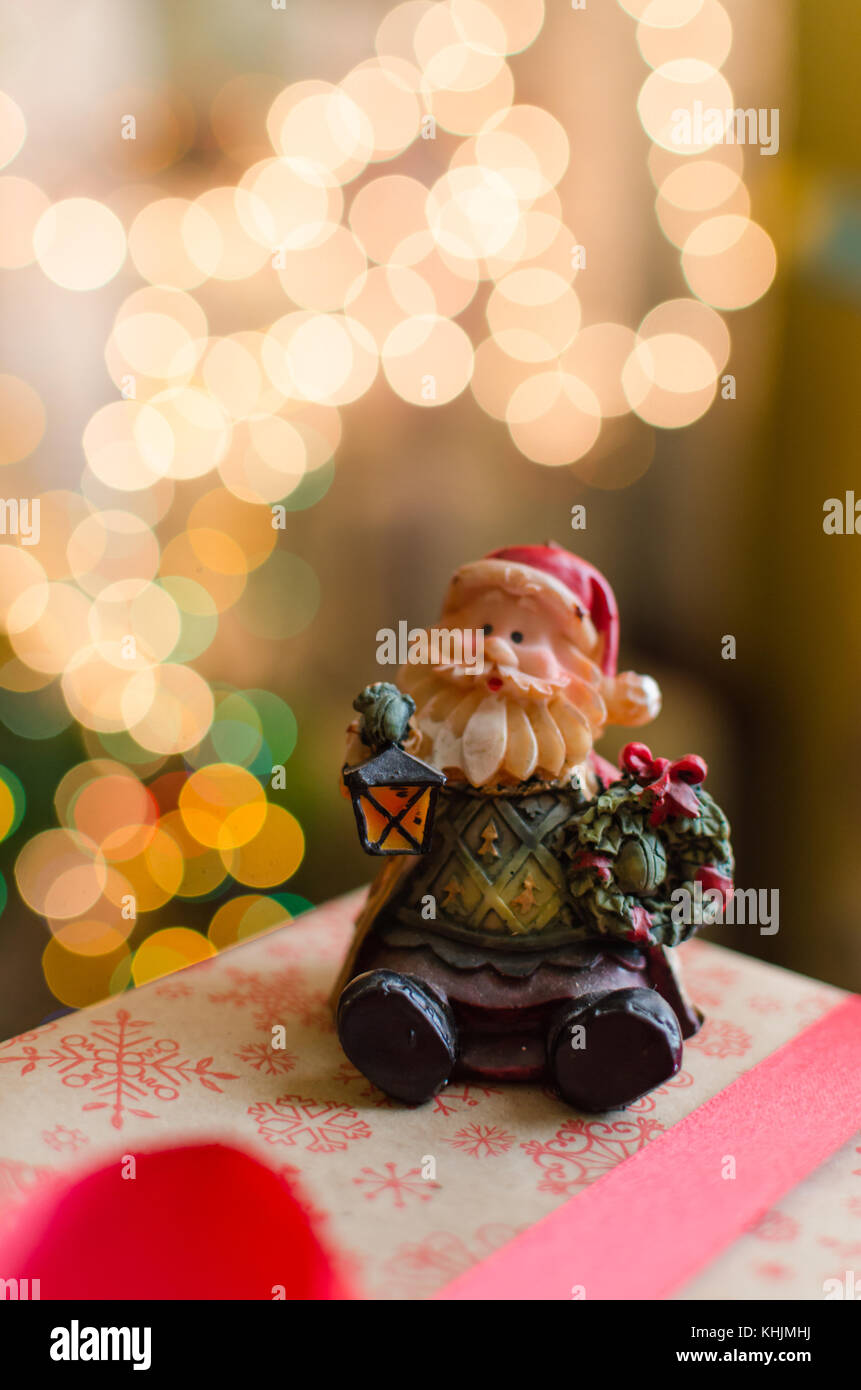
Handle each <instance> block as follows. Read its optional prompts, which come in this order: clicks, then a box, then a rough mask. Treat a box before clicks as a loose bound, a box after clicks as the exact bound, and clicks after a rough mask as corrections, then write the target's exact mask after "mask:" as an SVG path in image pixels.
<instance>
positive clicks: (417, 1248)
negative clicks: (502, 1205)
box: [378, 1222, 521, 1298]
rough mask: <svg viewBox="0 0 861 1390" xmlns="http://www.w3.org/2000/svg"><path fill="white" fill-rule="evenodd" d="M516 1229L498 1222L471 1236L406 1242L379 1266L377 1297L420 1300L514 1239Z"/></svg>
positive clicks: (439, 1234)
mask: <svg viewBox="0 0 861 1390" xmlns="http://www.w3.org/2000/svg"><path fill="white" fill-rule="evenodd" d="M520 1229H521V1228H520V1227H517V1226H508V1225H504V1224H503V1223H501V1222H500V1223H498V1224H493V1225H486V1226H479V1228H478V1230H477V1231H475V1233H474V1234H473V1235H472V1236H471V1237H470V1236H467V1237H466V1238H465V1237H464V1236H462V1235H453V1234H452V1233H451V1232H449V1231H435V1232H434V1233H433V1235H429V1236H427V1237H426V1239H425V1240H422V1241H418V1242H414V1241H410V1242H409V1243H408V1244H406V1245H402V1246H401V1247H400V1249H398V1250H397V1251H396V1252H395V1254H394V1255H392V1256H391V1258H390V1259H388V1260H387V1261H386V1263H385V1265H384V1266H383V1275H384V1278H383V1284H382V1287H381V1288H380V1290H379V1291H378V1292H379V1297H381V1298H385V1297H395V1298H403V1297H405V1296H407V1297H409V1296H419V1297H420V1296H421V1295H422V1294H427V1293H431V1292H432V1291H433V1290H434V1289H438V1288H440V1287H441V1286H442V1285H443V1284H447V1283H449V1281H450V1280H452V1279H456V1278H457V1276H458V1275H459V1274H463V1273H464V1272H465V1271H466V1270H468V1269H472V1267H473V1265H477V1264H478V1263H479V1262H480V1261H481V1260H486V1259H487V1257H488V1255H492V1254H493V1253H494V1251H496V1250H499V1249H501V1248H502V1246H503V1245H507V1244H508V1242H509V1241H510V1240H514V1237H515V1236H517V1235H519V1234H520Z"/></svg>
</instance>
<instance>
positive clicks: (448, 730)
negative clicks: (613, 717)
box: [398, 666, 606, 787]
mask: <svg viewBox="0 0 861 1390" xmlns="http://www.w3.org/2000/svg"><path fill="white" fill-rule="evenodd" d="M499 674H500V676H501V677H502V678H503V681H504V685H503V688H502V689H501V690H499V691H495V692H494V691H490V690H488V687H487V680H486V676H485V675H482V676H480V677H476V676H475V674H474V673H468V672H467V670H466V669H465V668H459V669H457V670H451V669H450V670H448V671H446V673H445V674H442V673H441V671H440V669H439V668H430V669H429V668H428V667H426V666H425V667H415V666H412V667H404V668H403V669H402V671H401V674H400V677H399V681H398V683H399V685H400V686H401V688H402V689H403V690H407V691H409V693H410V694H411V695H412V696H413V698H414V700H415V702H416V712H415V715H414V717H413V725H414V727H415V728H416V729H417V730H418V731H419V738H418V739H417V740H415V741H414V742H413V741H411V742H410V744H409V745H408V747H409V751H410V752H411V753H413V754H415V756H416V757H419V758H422V759H424V761H425V762H429V763H431V764H432V765H433V766H434V767H437V768H439V769H440V771H441V772H444V773H445V774H446V776H448V777H450V778H452V779H453V780H455V781H457V780H463V779H464V778H465V779H466V780H467V781H468V782H469V783H471V785H472V786H474V787H486V786H489V785H500V784H501V785H514V784H517V783H519V782H525V781H526V780H527V778H530V777H535V778H538V779H539V780H541V781H542V782H556V781H558V782H567V781H568V780H569V778H570V777H571V774H572V773H573V772H574V771H575V769H578V768H580V767H581V765H582V764H583V763H584V762H585V760H586V758H587V757H588V755H589V753H590V751H591V749H592V744H593V741H594V738H595V737H596V735H597V734H598V733H599V732H600V731H601V729H602V728H603V723H604V720H605V719H606V709H605V707H604V704H603V701H602V699H601V697H600V695H599V694H598V692H597V691H594V690H590V691H589V697H588V698H586V699H585V700H584V701H583V703H584V704H585V705H586V706H587V709H588V714H587V713H586V712H585V711H584V710H582V709H580V708H579V707H578V706H577V705H575V704H574V703H573V701H572V700H571V699H570V698H568V696H567V694H566V693H565V692H566V690H567V688H568V687H567V683H566V684H565V685H563V684H561V683H548V682H546V681H542V680H538V679H536V678H534V677H530V676H527V675H525V674H524V673H523V672H519V671H514V670H511V669H505V668H501V669H500V672H499ZM590 716H591V717H590Z"/></svg>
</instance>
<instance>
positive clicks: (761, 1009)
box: [747, 994, 783, 1014]
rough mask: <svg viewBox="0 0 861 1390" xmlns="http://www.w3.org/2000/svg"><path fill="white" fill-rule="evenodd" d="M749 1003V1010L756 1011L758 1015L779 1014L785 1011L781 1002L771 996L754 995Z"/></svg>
mask: <svg viewBox="0 0 861 1390" xmlns="http://www.w3.org/2000/svg"><path fill="white" fill-rule="evenodd" d="M747 1003H748V1008H751V1009H754V1010H755V1011H756V1013H758V1014H779V1013H781V1012H782V1010H783V1004H782V1003H781V1001H780V1000H779V999H775V998H774V997H773V996H772V995H770V994H753V995H751V997H750V999H748V1001H747Z"/></svg>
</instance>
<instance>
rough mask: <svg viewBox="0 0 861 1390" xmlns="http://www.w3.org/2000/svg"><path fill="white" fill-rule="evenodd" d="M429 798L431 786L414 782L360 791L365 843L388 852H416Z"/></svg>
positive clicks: (423, 830) (422, 830)
mask: <svg viewBox="0 0 861 1390" xmlns="http://www.w3.org/2000/svg"><path fill="white" fill-rule="evenodd" d="M414 797H415V798H416V800H415V801H414V802H413V804H412V805H409V803H410V801H412V800H413V798H414ZM430 800H431V797H430V789H429V788H419V787H416V786H407V787H374V789H373V792H370V793H369V792H366V793H364V794H363V795H361V796H360V797H359V798H358V804H359V807H360V809H361V812H362V817H363V819H364V822H365V833H366V836H367V840H368V845H369V846H370V847H374V848H376V847H379V848H380V849H381V850H382V852H383V853H389V854H396V853H399V852H400V853H408V854H409V853H412V854H415V853H417V852H418V850H419V848H420V846H421V844H422V841H423V839H424V835H425V827H426V824H427V818H428V810H429V807H430ZM399 817H400V819H399ZM401 827H403V829H402V828H401Z"/></svg>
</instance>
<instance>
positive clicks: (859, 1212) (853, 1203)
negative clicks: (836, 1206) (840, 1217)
mask: <svg viewBox="0 0 861 1390" xmlns="http://www.w3.org/2000/svg"><path fill="white" fill-rule="evenodd" d="M846 1206H847V1207H848V1209H849V1211H851V1213H852V1215H853V1216H861V1197H847V1198H846Z"/></svg>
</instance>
